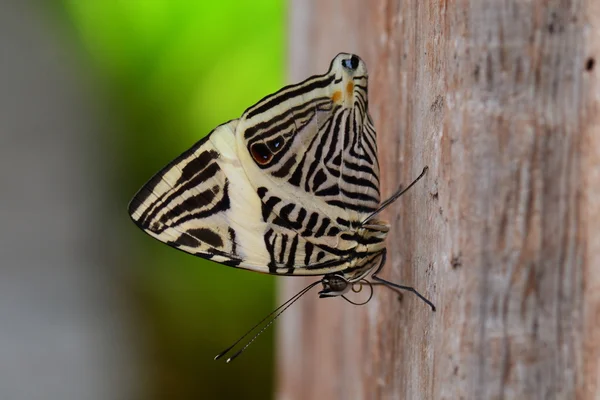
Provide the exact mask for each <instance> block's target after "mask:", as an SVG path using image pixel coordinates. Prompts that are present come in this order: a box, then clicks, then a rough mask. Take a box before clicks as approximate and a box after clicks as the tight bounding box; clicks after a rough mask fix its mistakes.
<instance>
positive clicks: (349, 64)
mask: <svg viewBox="0 0 600 400" xmlns="http://www.w3.org/2000/svg"><path fill="white" fill-rule="evenodd" d="M358 63H359V59H358V57H356V56H355V55H353V56H352V57H350V58H346V59H344V60H342V66H343V67H344V68H346V69H348V70H350V71H354V70H355V69H356V68H358Z"/></svg>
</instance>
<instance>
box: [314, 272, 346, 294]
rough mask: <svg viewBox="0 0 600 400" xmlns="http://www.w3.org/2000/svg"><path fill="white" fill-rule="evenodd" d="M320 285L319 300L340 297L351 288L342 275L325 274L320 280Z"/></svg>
mask: <svg viewBox="0 0 600 400" xmlns="http://www.w3.org/2000/svg"><path fill="white" fill-rule="evenodd" d="M321 284H322V285H323V290H321V291H320V292H319V297H320V298H324V297H336V296H341V295H343V294H345V293H347V292H348V291H349V290H350V289H351V288H352V283H351V282H350V281H348V280H347V279H346V278H345V277H344V276H343V275H342V274H327V275H325V276H324V277H323V279H321Z"/></svg>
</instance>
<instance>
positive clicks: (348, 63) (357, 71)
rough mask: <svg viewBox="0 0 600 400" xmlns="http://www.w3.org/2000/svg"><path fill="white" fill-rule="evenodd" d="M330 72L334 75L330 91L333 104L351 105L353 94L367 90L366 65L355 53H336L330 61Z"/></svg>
mask: <svg viewBox="0 0 600 400" xmlns="http://www.w3.org/2000/svg"><path fill="white" fill-rule="evenodd" d="M330 73H332V74H334V75H335V83H336V84H335V85H333V90H332V93H331V100H332V101H333V102H334V103H335V104H344V105H345V106H348V107H351V106H352V105H353V104H354V99H355V96H358V95H359V92H361V91H362V92H366V90H367V80H368V74H367V66H366V65H365V63H364V61H363V60H361V58H360V57H358V56H357V55H355V54H350V53H340V54H338V55H337V56H336V57H335V58H334V59H333V61H332V62H331V67H330ZM365 94H366V93H365Z"/></svg>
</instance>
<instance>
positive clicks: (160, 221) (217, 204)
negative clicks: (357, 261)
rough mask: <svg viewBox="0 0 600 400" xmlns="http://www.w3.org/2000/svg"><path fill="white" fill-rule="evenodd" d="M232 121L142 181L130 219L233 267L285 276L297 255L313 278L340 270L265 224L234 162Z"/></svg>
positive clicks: (165, 239)
mask: <svg viewBox="0 0 600 400" xmlns="http://www.w3.org/2000/svg"><path fill="white" fill-rule="evenodd" d="M237 123H238V120H233V121H230V122H228V123H226V124H223V125H221V126H219V127H217V128H216V129H215V130H214V131H213V132H211V133H210V134H209V135H208V136H207V137H205V138H204V139H202V140H200V141H199V142H198V143H196V144H195V145H194V146H193V147H192V148H191V149H189V150H188V151H186V152H185V153H183V154H182V155H181V156H179V157H178V158H177V159H175V160H173V161H172V162H171V163H170V164H169V165H167V166H166V167H165V168H163V170H162V171H160V172H159V173H157V174H156V175H155V176H154V177H153V178H152V179H151V180H150V181H149V182H148V183H146V185H144V186H143V187H142V188H141V189H140V191H139V192H138V193H137V194H136V195H135V196H134V198H133V200H132V201H131V203H130V205H129V214H130V215H131V218H132V219H133V221H134V222H135V223H136V224H137V225H138V226H139V227H140V228H141V229H143V230H144V231H145V232H146V233H148V234H149V235H150V236H152V237H154V238H156V239H158V240H160V241H161V242H164V243H166V244H168V245H170V246H172V247H175V248H177V249H179V250H182V251H185V252H187V253H190V254H193V255H196V256H199V257H202V258H206V259H209V260H212V261H215V262H218V263H222V264H225V265H229V266H233V267H239V268H244V269H250V270H254V271H259V272H265V273H275V274H290V273H292V271H293V267H294V265H295V264H296V263H297V259H298V257H299V258H302V263H304V260H305V259H306V258H307V257H308V260H307V263H310V264H311V268H310V269H306V270H304V274H306V275H321V274H323V273H324V271H326V270H327V268H330V267H332V266H334V264H336V265H338V266H340V265H342V264H343V262H341V261H340V260H339V259H338V258H337V257H335V255H332V254H326V253H325V252H324V251H322V250H321V251H318V250H315V255H314V258H313V257H312V254H308V255H307V254H303V251H300V250H298V249H300V248H302V249H306V248H307V247H306V245H305V242H306V241H305V240H304V239H303V238H302V237H301V236H300V235H298V234H297V233H296V232H294V231H293V230H291V229H289V228H287V227H285V226H270V224H268V223H267V222H265V219H264V218H263V211H264V207H263V204H262V202H261V200H260V198H259V196H258V195H257V194H256V191H255V190H254V189H253V188H252V187H251V185H250V184H249V182H248V179H247V177H246V174H245V172H244V170H243V168H242V167H241V164H240V160H239V159H238V157H237V152H236V145H235V135H234V132H235V129H236V126H237ZM309 248H310V246H309ZM286 249H287V250H288V251H286ZM290 254H293V255H294V257H291V256H290ZM317 259H318V261H317ZM312 261H315V262H312Z"/></svg>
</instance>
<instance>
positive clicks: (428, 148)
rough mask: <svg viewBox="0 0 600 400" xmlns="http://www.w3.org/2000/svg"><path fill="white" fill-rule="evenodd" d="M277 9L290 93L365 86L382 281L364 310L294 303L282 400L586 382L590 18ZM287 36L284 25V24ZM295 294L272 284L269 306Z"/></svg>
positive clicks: (598, 20) (517, 391) (594, 12)
mask: <svg viewBox="0 0 600 400" xmlns="http://www.w3.org/2000/svg"><path fill="white" fill-rule="evenodd" d="M366 4H367V3H365V2H361V1H358V0H356V1H341V0H340V1H328V2H317V1H314V0H313V1H302V2H301V1H292V2H291V5H290V22H291V27H292V28H291V35H292V40H291V42H292V43H293V47H292V48H291V51H290V70H291V76H290V79H291V80H292V81H297V80H299V79H302V78H304V77H306V76H308V75H309V74H312V73H315V72H321V71H323V70H324V69H325V68H326V66H327V65H328V62H329V60H330V59H331V58H332V57H333V56H334V55H335V54H337V53H338V52H340V51H352V52H356V53H358V54H359V55H360V56H361V57H363V59H365V61H366V62H367V66H368V67H369V73H370V109H371V113H372V115H373V119H374V121H375V125H376V128H377V129H378V135H379V146H380V163H381V166H382V178H383V181H382V185H383V187H382V193H384V194H385V193H391V192H392V191H393V190H394V189H395V188H396V187H397V186H398V185H399V184H400V183H407V182H408V181H410V180H411V179H412V178H414V177H416V175H417V174H418V173H419V171H420V170H421V168H422V167H423V166H424V165H428V166H429V168H430V169H429V172H428V174H427V177H426V179H425V180H424V181H423V182H420V183H419V185H417V186H416V187H415V188H414V189H413V190H412V191H411V192H410V193H408V194H407V195H406V196H404V197H403V198H401V199H400V200H399V201H398V203H397V204H396V205H395V206H394V207H392V208H391V209H390V210H389V211H388V212H387V214H386V217H387V218H388V220H389V221H390V222H391V223H392V225H393V227H394V228H393V230H392V232H391V234H390V236H389V240H388V249H389V252H390V259H389V261H388V264H387V266H386V269H385V274H384V276H386V277H387V278H389V279H391V280H394V281H397V282H401V283H403V284H407V285H412V286H415V287H417V288H418V289H419V290H420V291H421V292H422V293H424V294H425V295H426V296H428V297H430V298H431V299H432V300H433V301H434V302H435V303H436V304H437V306H438V312H437V313H435V314H432V313H431V312H430V311H429V309H428V308H427V307H426V306H424V305H423V304H422V303H421V302H419V301H418V300H417V299H415V298H414V296H411V295H410V294H406V295H404V296H403V300H402V302H398V301H397V299H396V298H395V296H394V295H393V293H388V292H385V291H384V290H378V291H377V294H376V297H375V299H373V300H372V301H371V302H370V303H369V304H368V305H366V306H364V307H362V308H359V307H353V306H350V305H348V304H346V303H344V302H343V301H342V300H339V299H337V300H330V299H328V300H318V299H316V298H310V299H303V300H302V303H301V304H299V305H297V306H296V308H295V310H293V311H291V312H290V313H288V314H287V315H285V316H284V317H283V320H282V324H281V326H280V330H279V349H278V351H279V356H278V357H279V365H280V377H279V389H278V397H279V398H281V399H301V398H436V399H438V398H448V399H455V398H574V397H575V396H577V397H578V398H582V399H592V398H596V396H598V395H599V394H598V391H599V390H600V389H599V387H598V385H599V384H598V381H599V380H600V379H599V378H600V373H599V371H600V368H599V362H598V359H600V339H599V338H600V334H599V331H598V330H599V329H600V328H599V325H600V311H599V310H600V295H598V293H600V291H599V290H598V289H599V288H600V278H599V276H598V275H599V272H598V269H599V266H600V259H599V256H598V254H600V252H599V250H600V247H599V246H600V244H599V243H600V242H598V237H600V205H599V201H600V200H599V196H600V195H599V193H600V172H599V168H600V167H599V165H600V142H599V138H600V132H599V131H598V126H599V125H598V122H599V121H598V116H597V115H598V105H599V103H598V100H599V97H600V95H599V94H598V93H600V88H599V86H598V83H597V74H598V73H597V68H598V67H597V65H595V66H594V67H592V68H591V69H590V68H589V62H590V61H589V60H590V59H591V58H594V57H599V56H600V55H599V50H600V48H599V47H598V45H597V43H600V10H599V8H598V6H597V5H595V4H594V3H593V2H592V1H588V2H584V1H576V0H572V1H568V0H550V1H541V0H534V1H529V2H522V1H517V0H509V1H504V2H497V1H489V0H488V1H475V0H472V1H461V2H445V1H433V0H428V1H417V0H413V1H408V2H400V1H397V0H390V1H383V0H381V1H373V2H369V3H368V6H367V5H366ZM300 16H301V17H300ZM303 284H305V282H300V281H297V280H293V278H290V279H289V280H286V281H285V283H284V285H283V290H282V292H283V293H282V296H281V297H282V299H283V298H287V297H289V296H291V295H292V294H293V293H294V292H295V291H297V290H298V289H299V288H300V287H302V285H303Z"/></svg>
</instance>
